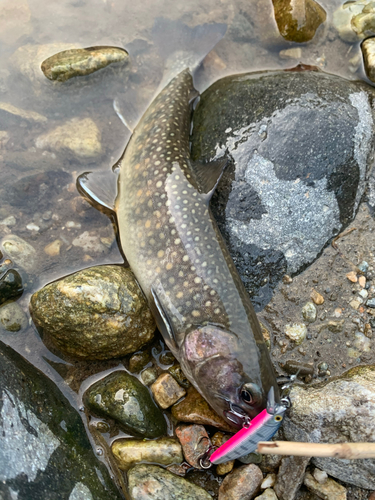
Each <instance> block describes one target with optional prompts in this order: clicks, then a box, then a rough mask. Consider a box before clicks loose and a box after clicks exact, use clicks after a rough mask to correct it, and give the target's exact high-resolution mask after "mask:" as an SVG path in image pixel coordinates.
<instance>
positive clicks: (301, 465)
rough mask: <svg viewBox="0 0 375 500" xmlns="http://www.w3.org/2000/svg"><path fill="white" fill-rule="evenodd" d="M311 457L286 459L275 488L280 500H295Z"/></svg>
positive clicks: (283, 460) (282, 461) (282, 464)
mask: <svg viewBox="0 0 375 500" xmlns="http://www.w3.org/2000/svg"><path fill="white" fill-rule="evenodd" d="M309 462H310V457H284V458H283V459H282V460H281V466H280V469H279V472H278V474H277V478H276V483H275V486H274V490H275V493H276V495H277V497H278V498H279V500H294V498H295V495H296V493H297V491H298V490H299V489H300V487H301V484H302V483H303V478H304V476H305V470H306V467H307V465H308V463H309Z"/></svg>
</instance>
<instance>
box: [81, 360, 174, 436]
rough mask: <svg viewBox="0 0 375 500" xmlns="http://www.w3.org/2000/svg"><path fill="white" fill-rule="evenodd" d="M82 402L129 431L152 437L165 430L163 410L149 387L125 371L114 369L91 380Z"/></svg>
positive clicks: (94, 411) (160, 434) (164, 432)
mask: <svg viewBox="0 0 375 500" xmlns="http://www.w3.org/2000/svg"><path fill="white" fill-rule="evenodd" d="M83 402H84V404H85V406H86V407H87V408H88V409H89V410H91V411H92V412H93V413H94V414H96V415H98V416H102V417H107V418H112V419H114V420H116V422H118V424H119V425H120V426H121V427H122V428H123V429H124V430H125V431H126V432H129V433H130V434H132V435H136V436H142V437H147V438H155V437H159V436H162V435H163V434H166V431H167V425H166V421H165V419H164V416H163V413H162V412H161V410H160V409H159V408H158V407H157V406H156V404H155V403H154V401H153V400H152V398H151V396H150V393H149V391H148V389H147V388H146V387H145V386H144V385H143V384H142V383H141V382H140V381H139V380H138V379H137V378H136V377H133V376H132V375H129V374H128V373H127V372H126V371H120V370H119V371H115V372H113V373H111V374H110V375H108V376H107V377H105V378H103V379H102V380H99V381H98V382H96V383H95V384H93V385H92V386H91V387H90V388H89V389H88V390H87V391H86V392H85V394H84V396H83Z"/></svg>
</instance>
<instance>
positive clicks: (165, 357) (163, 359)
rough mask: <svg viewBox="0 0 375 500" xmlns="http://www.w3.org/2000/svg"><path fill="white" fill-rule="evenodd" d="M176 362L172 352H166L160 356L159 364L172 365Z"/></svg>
mask: <svg viewBox="0 0 375 500" xmlns="http://www.w3.org/2000/svg"><path fill="white" fill-rule="evenodd" d="M175 361H176V358H175V357H174V356H173V354H172V353H171V351H165V352H163V353H162V354H161V355H160V356H159V363H161V364H162V365H172V364H173V363H174V362H175Z"/></svg>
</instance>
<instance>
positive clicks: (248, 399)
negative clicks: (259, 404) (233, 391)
mask: <svg viewBox="0 0 375 500" xmlns="http://www.w3.org/2000/svg"><path fill="white" fill-rule="evenodd" d="M241 399H242V400H243V401H245V403H247V404H251V403H252V402H253V395H252V394H251V392H250V391H248V390H246V389H242V391H241Z"/></svg>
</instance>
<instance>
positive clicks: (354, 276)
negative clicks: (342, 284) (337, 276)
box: [346, 271, 358, 283]
mask: <svg viewBox="0 0 375 500" xmlns="http://www.w3.org/2000/svg"><path fill="white" fill-rule="evenodd" d="M346 277H347V278H348V280H349V281H351V282H352V283H357V281H358V277H357V273H355V272H354V271H350V273H348V274H347V275H346Z"/></svg>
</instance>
